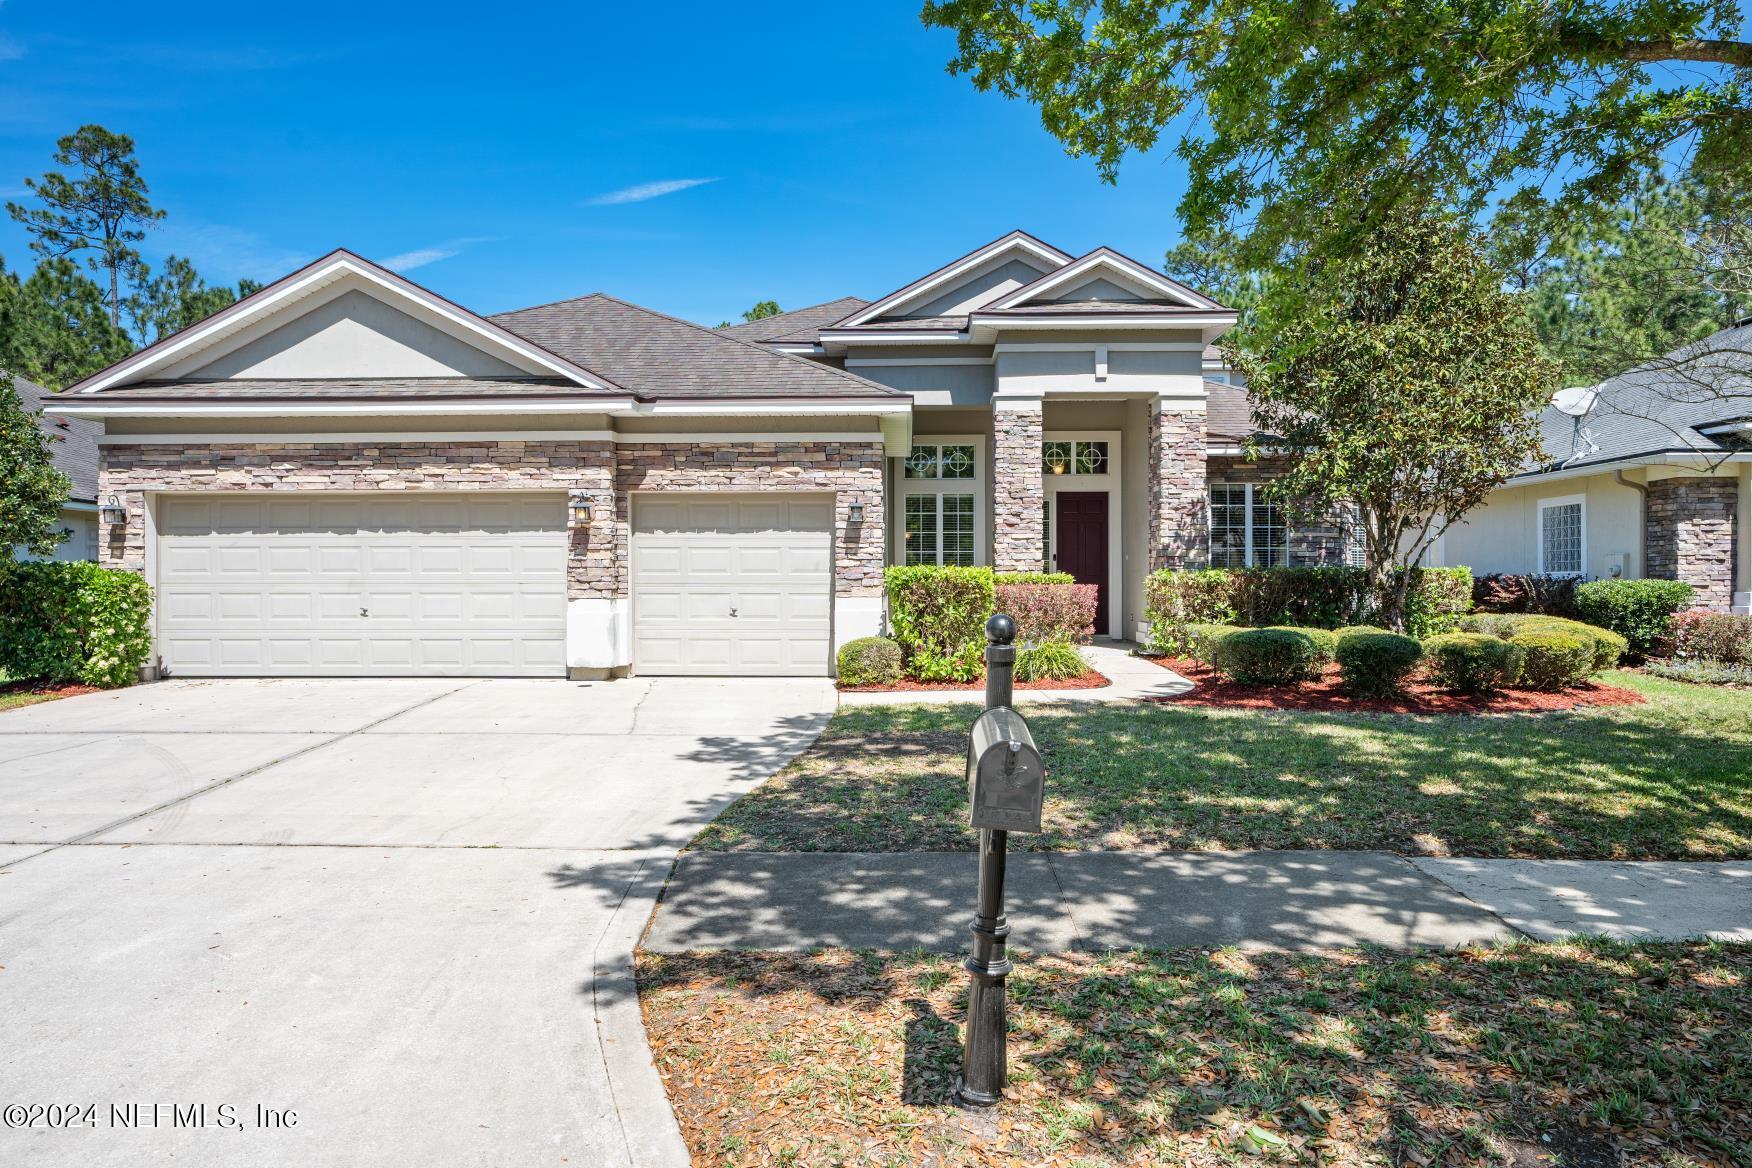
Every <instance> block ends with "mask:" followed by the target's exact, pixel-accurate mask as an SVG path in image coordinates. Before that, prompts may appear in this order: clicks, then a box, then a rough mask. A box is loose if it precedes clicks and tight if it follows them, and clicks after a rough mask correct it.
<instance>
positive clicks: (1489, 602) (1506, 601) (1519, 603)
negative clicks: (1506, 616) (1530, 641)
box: [1472, 572, 1581, 617]
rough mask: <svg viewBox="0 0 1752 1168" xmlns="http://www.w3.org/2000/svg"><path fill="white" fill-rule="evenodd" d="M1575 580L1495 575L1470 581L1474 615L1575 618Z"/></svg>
mask: <svg viewBox="0 0 1752 1168" xmlns="http://www.w3.org/2000/svg"><path fill="white" fill-rule="evenodd" d="M1580 583H1581V580H1580V579H1579V578H1578V577H1575V576H1543V575H1522V574H1519V573H1514V572H1498V573H1494V574H1492V575H1489V576H1479V577H1476V578H1475V579H1474V580H1473V581H1472V608H1473V610H1474V611H1475V612H1531V613H1539V614H1541V615H1544V616H1561V617H1573V616H1575V615H1576V585H1578V584H1580Z"/></svg>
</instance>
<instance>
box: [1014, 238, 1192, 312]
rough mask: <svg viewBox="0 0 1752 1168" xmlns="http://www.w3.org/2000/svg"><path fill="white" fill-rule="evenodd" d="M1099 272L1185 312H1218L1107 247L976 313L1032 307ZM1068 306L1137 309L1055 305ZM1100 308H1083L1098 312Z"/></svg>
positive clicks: (1175, 282) (1135, 305)
mask: <svg viewBox="0 0 1752 1168" xmlns="http://www.w3.org/2000/svg"><path fill="white" fill-rule="evenodd" d="M1101 273H1107V274H1108V275H1111V276H1116V277H1118V278H1119V280H1120V281H1121V282H1123V283H1128V284H1132V285H1134V286H1138V287H1142V288H1144V289H1146V290H1148V291H1149V292H1151V293H1153V294H1154V296H1155V297H1156V298H1159V299H1160V300H1161V301H1162V302H1163V303H1164V304H1167V305H1181V306H1184V307H1186V308H1189V309H1196V310H1199V311H1203V312H1209V311H1213V310H1221V309H1222V308H1223V305H1221V304H1218V303H1217V302H1216V301H1215V300H1212V299H1211V298H1210V297H1209V296H1206V295H1204V294H1203V293H1202V292H1198V291H1195V290H1193V289H1192V288H1189V287H1187V286H1186V285H1185V284H1182V283H1181V282H1180V281H1178V280H1174V279H1170V278H1169V277H1168V276H1165V275H1163V274H1162V273H1161V272H1158V271H1155V270H1154V269H1152V268H1150V267H1148V266H1146V265H1144V264H1141V263H1139V262H1138V261H1137V260H1134V259H1132V258H1131V257H1130V256H1128V255H1125V254H1123V253H1121V252H1117V251H1114V250H1113V249H1112V248H1110V247H1098V248H1096V249H1095V250H1094V251H1090V252H1085V253H1084V254H1083V255H1081V256H1078V257H1077V258H1076V259H1074V260H1072V261H1071V262H1070V263H1068V264H1065V265H1063V266H1061V267H1058V268H1055V269H1054V270H1052V271H1050V272H1047V273H1046V274H1045V275H1043V276H1041V277H1040V279H1038V280H1035V281H1034V282H1033V283H1030V284H1024V285H1023V286H1022V287H1020V288H1017V289H1016V290H1015V291H1013V292H1011V293H1009V294H1007V295H1005V296H1000V297H999V298H998V299H996V300H994V301H992V302H991V303H990V304H987V305H984V306H983V307H981V308H980V309H979V311H980V312H1000V311H1003V310H1006V309H1016V308H1020V307H1022V306H1023V305H1034V304H1039V303H1042V302H1043V298H1044V297H1046V296H1049V295H1051V294H1052V293H1054V292H1059V291H1064V290H1066V289H1070V288H1075V287H1076V286H1077V285H1078V284H1079V283H1081V282H1083V281H1085V280H1089V279H1094V278H1096V277H1097V276H1098V275H1100V274H1101ZM1072 305H1101V306H1104V307H1105V306H1108V305H1111V306H1112V308H1111V310H1118V309H1119V308H1121V307H1123V306H1126V305H1130V306H1131V307H1132V308H1134V309H1135V308H1138V307H1140V305H1139V304H1138V303H1136V302H1132V301H1111V302H1109V301H1098V300H1083V301H1073V302H1071V304H1056V305H1054V307H1056V308H1058V309H1060V310H1061V311H1062V310H1064V309H1066V308H1069V307H1071V306H1072ZM1099 310H1100V309H1087V311H1099Z"/></svg>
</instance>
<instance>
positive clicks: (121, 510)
mask: <svg viewBox="0 0 1752 1168" xmlns="http://www.w3.org/2000/svg"><path fill="white" fill-rule="evenodd" d="M97 517H98V518H99V519H101V520H102V521H103V522H105V523H126V522H127V521H128V512H127V509H126V508H125V507H123V506H122V501H121V500H120V499H118V498H116V497H115V496H114V495H111V496H110V497H109V498H107V499H105V500H104V501H103V506H101V507H99V508H98V509H97Z"/></svg>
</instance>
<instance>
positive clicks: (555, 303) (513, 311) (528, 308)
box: [487, 291, 614, 320]
mask: <svg viewBox="0 0 1752 1168" xmlns="http://www.w3.org/2000/svg"><path fill="white" fill-rule="evenodd" d="M593 296H600V297H603V298H605V299H608V300H613V299H614V297H612V296H610V295H609V294H608V293H606V292H600V291H598V292H585V293H582V294H581V295H578V296H562V297H560V298H559V299H558V300H545V301H543V302H542V303H540V304H530V305H525V306H524V307H522V308H507V309H506V310H505V311H504V312H495V313H493V314H491V315H490V316H488V317H487V319H488V320H492V319H493V318H494V317H499V316H516V315H517V314H518V313H520V312H534V311H535V310H536V309H538V308H558V307H559V306H560V305H562V304H576V303H577V302H578V301H580V300H589V299H590V298H591V297H593Z"/></svg>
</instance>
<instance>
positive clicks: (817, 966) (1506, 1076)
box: [639, 941, 1752, 1168]
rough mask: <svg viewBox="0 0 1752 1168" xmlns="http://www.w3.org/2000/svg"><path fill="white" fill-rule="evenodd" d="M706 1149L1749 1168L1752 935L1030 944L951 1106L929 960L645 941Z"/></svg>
mask: <svg viewBox="0 0 1752 1168" xmlns="http://www.w3.org/2000/svg"><path fill="white" fill-rule="evenodd" d="M639 982H640V990H641V994H640V997H641V1004H642V1006H643V1010H644V1017H645V1025H646V1030H647V1033H648V1034H649V1035H650V1039H651V1046H652V1050H653V1053H654V1055H655V1058H656V1062H657V1066H658V1069H659V1070H660V1071H661V1072H662V1074H663V1078H664V1081H665V1083H666V1085H667V1086H668V1089H669V1098H670V1101H671V1103H672V1104H673V1105H674V1107H675V1111H676V1115H677V1118H678V1119H679V1120H680V1123H681V1127H682V1131H683V1133H684V1135H685V1136H686V1138H687V1140H688V1143H689V1145H690V1146H691V1148H692V1150H693V1155H694V1161H693V1162H694V1163H695V1164H699V1165H705V1164H712V1165H733V1166H741V1165H750V1166H752V1165H785V1164H791V1165H822V1166H826V1165H906V1166H909V1168H910V1166H912V1165H919V1164H931V1165H937V1166H939V1168H961V1166H967V1168H974V1166H983V1165H995V1164H1028V1165H1041V1166H1046V1165H1061V1166H1065V1168H1098V1166H1099V1168H1120V1166H1125V1168H1135V1166H1140V1165H1159V1166H1161V1168H1216V1166H1218V1165H1244V1164H1255V1163H1265V1164H1297V1163H1299V1164H1329V1165H1351V1164H1359V1165H1371V1166H1376V1165H1378V1166H1381V1168H1387V1166H1392V1168H1403V1166H1409V1165H1438V1164H1439V1165H1478V1166H1480V1168H1483V1166H1485V1165H1493V1166H1495V1165H1517V1166H1525V1168H1532V1166H1534V1165H1541V1166H1547V1168H1555V1166H1557V1165H1567V1166H1569V1168H1581V1166H1586V1168H1608V1166H1614V1165H1617V1166H1629V1165H1635V1166H1638V1168H1642V1166H1647V1168H1702V1166H1704V1165H1738V1166H1741V1168H1752V984H1749V983H1752V946H1747V945H1738V946H1736V945H1724V944H1712V943H1708V942H1693V943H1684V944H1663V945H1644V946H1634V947H1633V946H1626V945H1622V944H1615V943H1612V942H1606V941H1588V942H1577V943H1573V944H1546V945H1537V944H1515V945H1507V946H1503V947H1498V948H1489V949H1472V950H1462V951H1458V952H1445V953H1424V954H1396V953H1383V952H1373V951H1361V952H1359V951H1350V952H1345V953H1330V954H1281V953H1280V954H1241V953H1237V952H1233V951H1217V952H1205V951H1188V950H1183V951H1175V952H1168V953H1150V952H1127V953H1112V954H1106V955H1102V956H1092V955H1086V954H1071V955H1064V956H1056V957H1039V958H1026V959H1024V960H1023V961H1021V962H1020V963H1019V964H1018V966H1017V971H1016V973H1015V974H1013V975H1012V976H1011V978H1010V1001H1011V1011H1010V1062H1009V1065H1010V1081H1011V1088H1012V1089H1011V1091H1010V1092H1009V1093H1008V1097H1007V1098H1006V1100H1005V1101H1004V1102H1002V1103H1000V1104H999V1105H998V1106H997V1108H995V1109H994V1111H993V1113H991V1114H989V1115H976V1114H971V1113H968V1112H966V1111H962V1110H960V1109H958V1108H956V1107H955V1106H953V1104H952V1103H951V1101H950V1100H951V1095H950V1092H951V1084H952V1081H953V1076H954V1074H955V1072H956V1071H957V1069H958V1068H959V1063H960V1049H959V1036H958V1029H959V1026H960V1023H961V1020H962V1018H963V1015H964V1014H965V1011H966V988H965V987H966V984H967V975H966V973H965V972H964V971H963V970H962V969H961V966H960V962H959V960H957V959H956V958H953V957H948V956H920V955H887V956H883V955H875V954H864V953H850V952H845V951H828V952H824V953H816V954H766V953H737V952H728V953H708V954H695V955H680V956H673V957H659V956H653V955H650V954H646V955H642V956H641V958H640V963H639Z"/></svg>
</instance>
